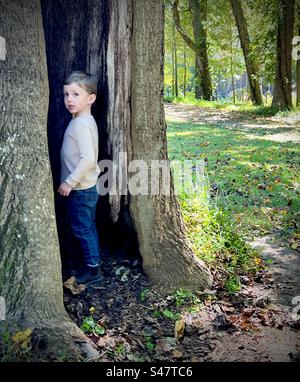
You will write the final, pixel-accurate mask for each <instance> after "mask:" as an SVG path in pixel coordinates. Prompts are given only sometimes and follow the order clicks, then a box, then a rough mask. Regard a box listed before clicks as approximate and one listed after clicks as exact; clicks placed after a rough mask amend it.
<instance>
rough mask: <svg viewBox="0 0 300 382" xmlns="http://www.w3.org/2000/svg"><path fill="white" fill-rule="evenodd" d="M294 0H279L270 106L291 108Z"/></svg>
mask: <svg viewBox="0 0 300 382" xmlns="http://www.w3.org/2000/svg"><path fill="white" fill-rule="evenodd" d="M294 5H295V0H280V6H281V7H280V12H279V17H278V36H277V64H276V76H275V84H274V90H273V101H272V106H275V107H279V108H281V109H285V108H286V109H291V108H292V107H293V103H292V38H293V31H294Z"/></svg>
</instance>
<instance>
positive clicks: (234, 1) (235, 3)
mask: <svg viewBox="0 0 300 382" xmlns="http://www.w3.org/2000/svg"><path fill="white" fill-rule="evenodd" d="M230 3H231V7H232V12H233V15H234V18H235V21H236V26H237V29H238V32H239V36H240V40H241V45H242V49H243V53H244V59H245V64H246V69H247V74H248V80H249V86H250V97H251V101H252V102H253V103H254V104H256V105H261V104H262V103H263V100H262V95H261V91H260V87H259V79H258V67H257V63H256V61H255V58H254V56H253V55H251V49H250V37H249V32H248V28H247V23H246V19H245V16H244V12H243V9H242V6H241V2H240V0H230Z"/></svg>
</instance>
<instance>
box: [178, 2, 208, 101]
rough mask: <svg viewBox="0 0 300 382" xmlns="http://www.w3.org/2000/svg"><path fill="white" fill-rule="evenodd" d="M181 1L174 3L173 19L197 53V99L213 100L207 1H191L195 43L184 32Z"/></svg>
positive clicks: (185, 39)
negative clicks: (206, 24)
mask: <svg viewBox="0 0 300 382" xmlns="http://www.w3.org/2000/svg"><path fill="white" fill-rule="evenodd" d="M178 3H179V0H175V1H174V3H173V7H172V11H173V18H174V22H175V25H176V28H177V31H178V32H179V34H180V35H181V37H182V38H183V40H184V41H185V42H186V43H187V45H188V46H189V47H190V48H191V49H192V50H193V51H194V52H195V68H196V78H195V79H196V87H195V97H196V98H204V99H205V100H211V98H212V84H211V77H210V71H209V62H208V56H207V38H206V28H205V27H204V23H205V21H206V18H207V0H189V5H190V9H191V11H192V17H193V19H192V20H193V30H194V41H193V40H192V39H191V38H190V37H189V36H188V35H187V33H186V32H185V31H184V30H183V28H182V26H181V23H180V15H179V11H178Z"/></svg>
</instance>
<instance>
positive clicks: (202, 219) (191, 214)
mask: <svg viewBox="0 0 300 382" xmlns="http://www.w3.org/2000/svg"><path fill="white" fill-rule="evenodd" d="M251 132H252V135H251V136H249V134H248V132H247V131H243V130H242V129H239V128H237V127H235V128H230V129H228V128H224V127H222V126H220V125H217V126H214V125H209V126H207V125H200V124H195V123H178V122H176V123H175V122H172V121H168V130H167V136H168V149H169V158H170V160H173V159H177V160H178V159H179V160H183V159H195V160H197V159H204V160H205V163H206V174H207V178H208V181H207V187H208V188H211V197H210V198H208V197H207V191H208V190H206V191H205V190H202V193H199V194H198V195H197V197H193V198H190V197H188V196H187V195H185V194H184V193H182V194H181V195H179V200H180V203H181V208H182V213H183V216H184V219H185V222H186V225H187V230H188V236H189V238H190V240H191V243H192V246H193V249H194V251H195V252H196V253H197V254H198V256H199V257H201V258H202V259H204V260H205V261H207V262H208V263H211V264H214V265H217V266H219V267H220V268H221V267H224V265H225V268H226V273H227V276H228V279H227V286H228V289H231V290H235V289H236V288H237V287H238V285H239V282H238V280H236V275H237V274H239V272H248V271H255V268H257V267H258V266H259V264H260V260H259V258H258V256H257V253H255V252H254V251H251V249H250V248H249V247H248V246H247V244H245V241H244V239H251V238H253V237H254V236H258V235H265V234H267V233H269V232H273V231H274V230H276V231H277V232H279V233H280V234H281V236H282V238H283V239H284V240H285V242H286V243H287V244H289V245H290V246H291V247H292V248H294V249H296V248H298V246H299V239H300V230H299V221H300V219H299V217H300V212H299V211H300V200H299V193H300V189H299V185H300V177H299V174H300V171H299V167H300V163H299V158H300V155H299V154H300V147H299V144H297V143H291V142H287V143H277V142H273V141H269V140H266V139H261V137H263V135H265V134H270V130H269V129H268V131H266V130H265V129H263V128H261V129H258V130H256V131H254V130H251ZM253 134H255V135H253Z"/></svg>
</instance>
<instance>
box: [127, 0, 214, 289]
mask: <svg viewBox="0 0 300 382" xmlns="http://www.w3.org/2000/svg"><path fill="white" fill-rule="evenodd" d="M163 21H164V17H163V5H162V1H160V0H153V1H151V2H150V1H146V0H133V35H132V70H131V76H132V90H131V91H132V98H131V99H132V115H131V123H132V124H131V139H132V142H131V143H132V153H133V159H142V160H145V161H147V163H148V164H149V162H150V161H151V160H152V159H155V160H157V159H166V158H167V142H166V125H165V118H164V109H163V98H162V96H163V54H162V52H163V26H164V23H163ZM159 52H160V54H159ZM154 57H155V64H154V63H153V58H154ZM130 211H131V214H132V217H133V221H134V225H135V228H136V231H137V235H138V239H139V244H140V251H141V254H142V257H143V266H144V269H145V271H146V272H147V274H148V275H149V276H150V279H151V280H152V281H153V282H155V283H156V284H158V285H161V284H164V285H165V286H167V287H168V288H169V290H174V289H176V288H178V287H186V288H191V289H194V290H195V289H201V288H203V287H206V286H209V285H210V284H211V277H210V275H209V272H208V270H207V268H206V267H205V266H204V264H203V263H202V262H201V261H200V260H198V259H197V258H196V257H195V255H194V254H193V252H192V251H191V249H190V248H189V246H188V244H187V242H186V238H185V235H184V229H183V224H182V220H181V216H180V213H179V206H178V203H177V200H176V198H175V196H174V193H173V189H171V196H168V197H167V196H163V195H161V194H159V195H157V196H151V195H149V196H147V195H138V196H131V202H130Z"/></svg>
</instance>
